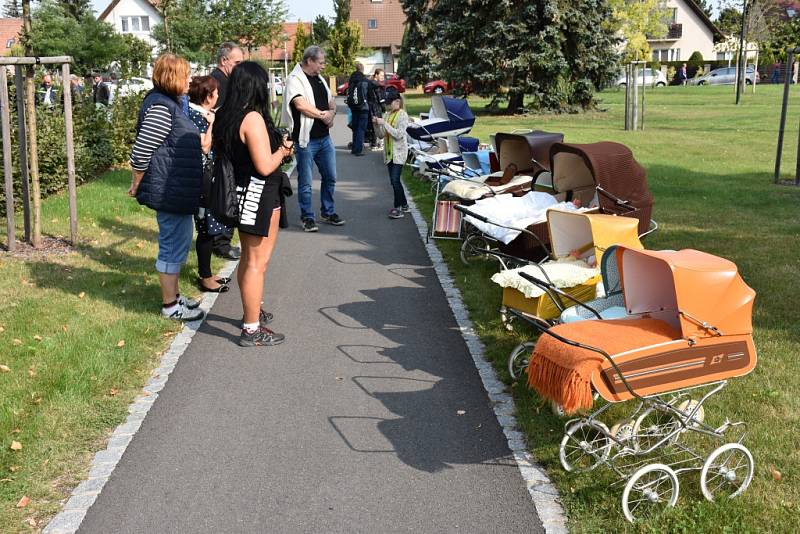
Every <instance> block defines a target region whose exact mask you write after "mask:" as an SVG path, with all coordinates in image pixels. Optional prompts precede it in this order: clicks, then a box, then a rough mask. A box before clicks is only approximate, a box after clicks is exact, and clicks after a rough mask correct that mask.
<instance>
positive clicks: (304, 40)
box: [292, 20, 311, 64]
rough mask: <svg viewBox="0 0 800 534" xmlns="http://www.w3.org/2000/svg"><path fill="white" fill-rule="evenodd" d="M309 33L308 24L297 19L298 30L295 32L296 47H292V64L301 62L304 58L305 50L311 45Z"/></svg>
mask: <svg viewBox="0 0 800 534" xmlns="http://www.w3.org/2000/svg"><path fill="white" fill-rule="evenodd" d="M310 44H311V42H310V41H309V38H308V35H306V25H305V23H304V22H303V21H301V20H298V21H297V30H296V31H295V34H294V48H293V49H292V64H297V63H300V62H301V61H302V60H303V51H304V50H305V49H306V47H307V46H309V45H310Z"/></svg>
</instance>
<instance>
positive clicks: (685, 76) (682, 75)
mask: <svg viewBox="0 0 800 534" xmlns="http://www.w3.org/2000/svg"><path fill="white" fill-rule="evenodd" d="M678 81H679V82H680V84H681V85H686V84H687V83H688V81H689V71H688V70H687V68H686V63H684V64H683V65H681V67H680V68H679V69H678Z"/></svg>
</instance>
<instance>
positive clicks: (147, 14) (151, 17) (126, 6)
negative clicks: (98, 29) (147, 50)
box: [97, 0, 163, 54]
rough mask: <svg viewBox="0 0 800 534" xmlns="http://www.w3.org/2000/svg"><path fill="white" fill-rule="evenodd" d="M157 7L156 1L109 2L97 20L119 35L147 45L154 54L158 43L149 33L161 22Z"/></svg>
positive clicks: (127, 0) (119, 0) (117, 0)
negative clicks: (112, 28)
mask: <svg viewBox="0 0 800 534" xmlns="http://www.w3.org/2000/svg"><path fill="white" fill-rule="evenodd" d="M157 6H158V0H111V3H110V4H109V5H108V7H107V8H105V9H104V10H103V12H102V13H100V16H99V17H97V18H98V20H102V21H103V22H108V23H109V24H111V25H112V26H114V29H116V30H117V31H118V32H119V33H128V34H131V35H133V36H135V37H138V38H139V39H141V40H142V41H144V42H146V43H148V44H149V45H150V46H152V47H153V53H154V54H155V52H156V49H157V47H158V42H157V41H156V40H155V39H154V38H153V35H152V33H151V32H152V30H153V27H155V26H156V25H157V24H161V22H162V20H163V19H162V17H161V14H160V13H159V12H158V8H157Z"/></svg>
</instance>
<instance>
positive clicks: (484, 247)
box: [461, 234, 492, 265]
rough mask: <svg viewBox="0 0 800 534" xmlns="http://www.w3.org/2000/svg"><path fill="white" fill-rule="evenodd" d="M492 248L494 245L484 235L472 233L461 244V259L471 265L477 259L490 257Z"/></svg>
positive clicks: (465, 263)
mask: <svg viewBox="0 0 800 534" xmlns="http://www.w3.org/2000/svg"><path fill="white" fill-rule="evenodd" d="M490 250H492V246H491V245H490V244H489V241H488V240H487V239H486V238H485V237H484V236H482V235H480V234H470V235H469V236H467V238H466V239H465V240H464V242H463V243H462V244H461V261H462V262H463V263H464V265H471V264H472V263H473V262H475V261H477V260H486V259H489V254H488V252H489V251H490Z"/></svg>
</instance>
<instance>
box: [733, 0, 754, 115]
mask: <svg viewBox="0 0 800 534" xmlns="http://www.w3.org/2000/svg"><path fill="white" fill-rule="evenodd" d="M746 28H747V0H744V3H743V4H742V33H741V34H739V61H737V62H736V104H737V105H738V104H739V98H740V97H741V95H742V85H743V84H744V78H745V72H744V71H745V70H746V69H747V58H746V57H745V49H744V34H745V31H746ZM753 75H754V76H755V73H754V74H753Z"/></svg>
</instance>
